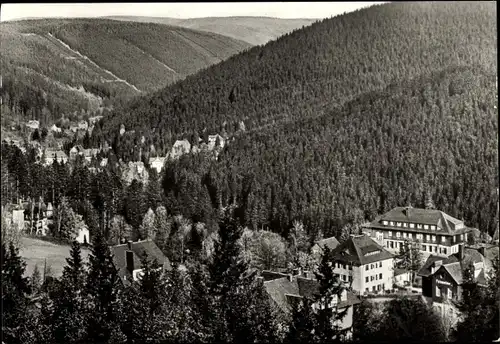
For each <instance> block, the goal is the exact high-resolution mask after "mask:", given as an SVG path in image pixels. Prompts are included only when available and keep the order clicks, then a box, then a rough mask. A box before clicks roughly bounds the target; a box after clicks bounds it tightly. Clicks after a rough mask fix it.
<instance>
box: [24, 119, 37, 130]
mask: <svg viewBox="0 0 500 344" xmlns="http://www.w3.org/2000/svg"><path fill="white" fill-rule="evenodd" d="M26 127H28V128H30V129H33V130H36V129H39V128H40V122H39V121H36V120H31V121H28V123H26Z"/></svg>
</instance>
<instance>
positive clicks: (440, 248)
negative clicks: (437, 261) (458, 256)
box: [421, 245, 448, 254]
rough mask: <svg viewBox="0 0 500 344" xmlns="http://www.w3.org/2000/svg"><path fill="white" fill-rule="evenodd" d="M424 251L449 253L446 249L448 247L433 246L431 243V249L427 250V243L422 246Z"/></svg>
mask: <svg viewBox="0 0 500 344" xmlns="http://www.w3.org/2000/svg"><path fill="white" fill-rule="evenodd" d="M433 248H434V250H433ZM421 250H422V251H424V252H430V253H432V252H435V253H438V252H439V253H441V254H448V250H447V249H446V247H439V248H438V247H437V246H431V245H429V250H428V251H427V245H422V248H421Z"/></svg>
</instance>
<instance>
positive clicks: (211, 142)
mask: <svg viewBox="0 0 500 344" xmlns="http://www.w3.org/2000/svg"><path fill="white" fill-rule="evenodd" d="M214 148H224V138H223V137H222V136H220V135H219V134H216V135H208V149H209V150H212V149H214Z"/></svg>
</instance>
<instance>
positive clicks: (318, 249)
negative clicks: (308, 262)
mask: <svg viewBox="0 0 500 344" xmlns="http://www.w3.org/2000/svg"><path fill="white" fill-rule="evenodd" d="M339 245H340V243H339V241H338V240H337V239H336V238H335V237H331V238H326V239H322V240H318V241H316V243H315V244H314V246H313V247H311V254H312V255H313V256H314V257H315V258H316V259H318V258H320V257H321V255H322V254H323V250H324V248H325V247H328V248H329V249H330V250H334V249H336V248H337V246H339Z"/></svg>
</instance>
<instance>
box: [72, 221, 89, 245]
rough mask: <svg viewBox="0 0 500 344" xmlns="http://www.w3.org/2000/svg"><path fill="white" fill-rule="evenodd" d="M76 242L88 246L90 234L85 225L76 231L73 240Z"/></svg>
mask: <svg viewBox="0 0 500 344" xmlns="http://www.w3.org/2000/svg"><path fill="white" fill-rule="evenodd" d="M75 240H76V241H77V242H79V243H80V244H89V243H90V233H89V228H88V227H87V225H83V226H82V227H80V228H79V229H78V234H77V236H76V238H75Z"/></svg>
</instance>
